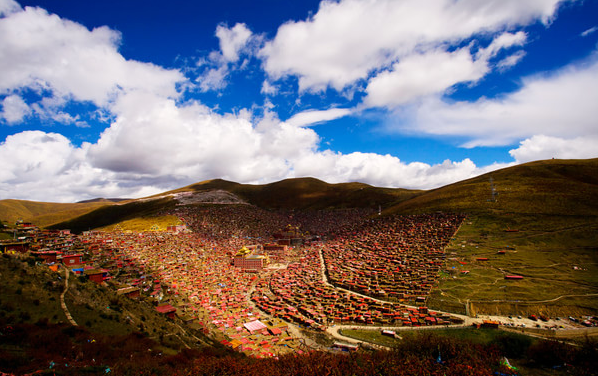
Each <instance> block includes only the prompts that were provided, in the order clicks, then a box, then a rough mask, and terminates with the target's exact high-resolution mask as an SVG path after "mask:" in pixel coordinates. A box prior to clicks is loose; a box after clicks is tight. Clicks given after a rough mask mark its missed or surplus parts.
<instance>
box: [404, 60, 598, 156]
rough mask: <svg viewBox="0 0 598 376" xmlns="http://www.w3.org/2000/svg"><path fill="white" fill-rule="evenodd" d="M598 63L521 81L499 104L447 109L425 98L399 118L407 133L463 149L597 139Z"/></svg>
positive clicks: (493, 101) (448, 105)
mask: <svg viewBox="0 0 598 376" xmlns="http://www.w3.org/2000/svg"><path fill="white" fill-rule="evenodd" d="M597 88H598V60H597V59H596V58H595V57H592V58H591V59H590V60H589V61H587V62H584V63H582V64H580V65H578V66H570V67H567V68H565V69H562V70H560V71H557V72H555V73H553V74H551V75H538V76H534V77H530V78H527V79H525V80H524V81H523V83H522V87H521V89H519V90H518V91H516V92H513V93H511V94H508V95H505V96H504V97H499V98H492V99H488V98H482V99H480V100H478V101H476V102H473V103H471V102H455V103H447V102H444V101H442V100H440V99H439V98H437V97H435V98H427V99H426V100H425V101H423V103H422V104H421V105H420V106H418V107H416V106H412V107H411V108H410V109H408V110H406V109H403V112H402V113H401V114H399V118H398V120H399V121H398V124H401V125H400V127H401V129H403V130H408V131H413V132H420V133H427V134H434V135H451V136H460V137H465V138H468V139H470V140H471V141H469V142H467V143H466V144H465V146H467V147H474V146H497V145H509V144H512V143H513V142H516V141H518V140H521V139H524V138H528V137H531V136H533V135H539V134H544V135H546V136H553V137H561V138H571V137H582V136H590V135H596V134H597V132H598V128H597V127H596V118H597V116H598V110H597V107H596V103H598V89H597Z"/></svg>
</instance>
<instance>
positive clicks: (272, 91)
mask: <svg viewBox="0 0 598 376" xmlns="http://www.w3.org/2000/svg"><path fill="white" fill-rule="evenodd" d="M278 90H279V88H278V86H276V85H274V84H272V83H271V82H269V81H268V80H265V81H264V82H263V83H262V89H261V90H260V92H261V93H262V94H266V95H276V94H278Z"/></svg>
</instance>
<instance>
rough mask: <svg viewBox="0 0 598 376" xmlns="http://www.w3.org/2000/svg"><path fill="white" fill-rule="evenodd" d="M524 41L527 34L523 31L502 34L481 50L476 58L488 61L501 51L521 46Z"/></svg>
mask: <svg viewBox="0 0 598 376" xmlns="http://www.w3.org/2000/svg"><path fill="white" fill-rule="evenodd" d="M526 40H527V34H526V33H524V32H523V31H518V32H517V33H502V34H500V35H499V36H498V37H496V38H494V39H493V40H492V42H491V43H490V45H489V46H488V47H486V48H481V49H480V50H479V51H478V53H477V55H478V58H481V59H484V60H488V59H490V58H491V57H493V56H495V55H496V54H497V53H498V52H499V51H501V50H503V49H507V48H511V47H513V46H522V45H523V44H524V43H525V41H526Z"/></svg>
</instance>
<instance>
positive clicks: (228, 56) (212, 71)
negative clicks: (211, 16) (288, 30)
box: [196, 23, 269, 92]
mask: <svg viewBox="0 0 598 376" xmlns="http://www.w3.org/2000/svg"><path fill="white" fill-rule="evenodd" d="M216 36H217V37H218V40H219V42H220V51H212V52H210V54H209V55H208V58H207V59H206V60H202V61H200V64H199V65H204V66H205V67H206V68H205V69H204V71H203V72H202V73H201V74H200V75H199V76H198V77H197V79H196V81H197V82H199V88H200V90H201V91H202V92H207V91H210V90H221V89H223V88H225V87H226V86H227V84H228V82H227V78H228V76H229V75H230V73H231V71H234V70H236V69H241V70H242V69H244V68H245V67H246V66H247V64H248V62H249V61H248V60H247V59H245V60H244V61H243V62H242V63H240V64H239V58H240V56H241V54H242V53H244V54H248V55H252V54H254V50H255V49H257V45H259V44H260V43H261V40H262V37H261V36H256V35H254V34H253V33H252V32H251V30H249V29H248V28H247V26H246V25H245V24H243V23H237V24H236V25H235V26H233V27H232V28H228V27H227V26H226V25H218V27H217V28H216ZM266 89H269V88H266Z"/></svg>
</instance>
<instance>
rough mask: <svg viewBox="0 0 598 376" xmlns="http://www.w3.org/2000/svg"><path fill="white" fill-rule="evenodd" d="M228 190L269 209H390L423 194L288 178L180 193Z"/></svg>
mask: <svg viewBox="0 0 598 376" xmlns="http://www.w3.org/2000/svg"><path fill="white" fill-rule="evenodd" d="M212 189H223V190H227V191H229V192H231V193H233V194H235V195H237V196H239V197H241V198H242V199H244V200H245V201H247V202H249V203H251V204H253V205H256V206H259V207H261V208H266V209H296V210H306V209H310V210H318V209H340V208H366V207H369V208H372V209H376V208H378V206H382V207H383V208H384V207H388V206H389V205H391V204H394V203H397V202H400V201H403V200H406V199H409V198H412V197H414V196H416V195H418V194H420V193H421V191H415V190H407V189H397V188H377V187H373V186H371V185H367V184H363V183H341V184H328V183H326V182H323V181H321V180H318V179H314V178H296V179H286V180H282V181H279V182H275V183H270V184H264V185H250V184H238V183H233V182H228V181H225V180H220V179H217V180H209V181H206V182H201V183H198V184H193V185H190V186H188V187H185V188H181V189H180V190H177V191H189V190H192V191H206V190H212Z"/></svg>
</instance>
